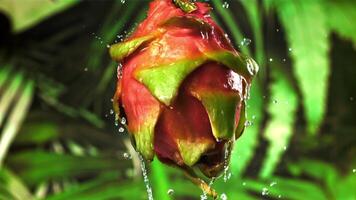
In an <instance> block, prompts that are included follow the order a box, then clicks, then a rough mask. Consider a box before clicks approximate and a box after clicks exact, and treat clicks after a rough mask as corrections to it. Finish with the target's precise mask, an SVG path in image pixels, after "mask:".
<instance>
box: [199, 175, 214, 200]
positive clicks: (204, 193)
mask: <svg viewBox="0 0 356 200" xmlns="http://www.w3.org/2000/svg"><path fill="white" fill-rule="evenodd" d="M214 181H215V178H214V177H213V178H212V179H211V180H210V182H209V187H211V186H212V185H213V183H214ZM207 199H208V194H207V193H206V192H205V191H204V192H203V194H202V195H200V200H207Z"/></svg>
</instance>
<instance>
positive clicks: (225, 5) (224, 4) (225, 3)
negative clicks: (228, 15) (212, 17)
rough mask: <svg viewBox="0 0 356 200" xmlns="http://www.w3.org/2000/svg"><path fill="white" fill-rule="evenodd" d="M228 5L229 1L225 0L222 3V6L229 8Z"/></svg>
mask: <svg viewBox="0 0 356 200" xmlns="http://www.w3.org/2000/svg"><path fill="white" fill-rule="evenodd" d="M229 6H230V5H229V3H228V2H226V1H225V2H224V3H223V4H222V7H223V8H229Z"/></svg>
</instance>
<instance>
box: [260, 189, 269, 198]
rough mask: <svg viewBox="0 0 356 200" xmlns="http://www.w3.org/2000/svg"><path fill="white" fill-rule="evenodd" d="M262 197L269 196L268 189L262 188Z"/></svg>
mask: <svg viewBox="0 0 356 200" xmlns="http://www.w3.org/2000/svg"><path fill="white" fill-rule="evenodd" d="M261 194H262V196H267V195H268V194H269V191H268V189H267V188H266V187H264V188H262V192H261Z"/></svg>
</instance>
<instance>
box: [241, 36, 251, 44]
mask: <svg viewBox="0 0 356 200" xmlns="http://www.w3.org/2000/svg"><path fill="white" fill-rule="evenodd" d="M240 43H241V46H248V45H250V44H251V39H249V38H244V39H243V40H242V41H241V42H240Z"/></svg>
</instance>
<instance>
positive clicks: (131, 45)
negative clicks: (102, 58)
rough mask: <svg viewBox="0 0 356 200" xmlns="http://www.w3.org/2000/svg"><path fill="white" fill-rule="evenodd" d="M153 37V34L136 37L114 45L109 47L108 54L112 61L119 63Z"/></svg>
mask: <svg viewBox="0 0 356 200" xmlns="http://www.w3.org/2000/svg"><path fill="white" fill-rule="evenodd" d="M154 37H155V34H149V35H145V36H142V37H138V38H135V39H132V40H127V41H125V42H120V43H118V44H114V45H112V46H111V47H110V49H109V53H110V56H111V58H112V59H113V60H115V61H117V62H120V61H121V60H122V59H123V58H125V57H126V56H128V55H130V54H131V53H133V52H134V51H135V50H136V49H137V48H139V47H140V46H141V45H142V44H143V43H144V42H147V41H149V40H151V39H153V38H154Z"/></svg>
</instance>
